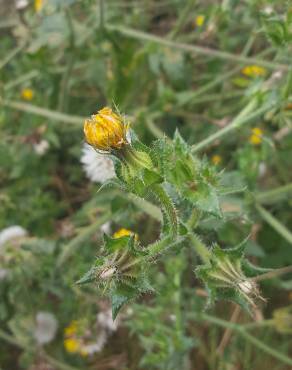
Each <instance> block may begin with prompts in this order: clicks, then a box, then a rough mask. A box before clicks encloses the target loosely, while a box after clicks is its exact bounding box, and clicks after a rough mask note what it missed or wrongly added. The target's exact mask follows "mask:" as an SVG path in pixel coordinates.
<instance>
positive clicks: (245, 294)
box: [196, 245, 261, 308]
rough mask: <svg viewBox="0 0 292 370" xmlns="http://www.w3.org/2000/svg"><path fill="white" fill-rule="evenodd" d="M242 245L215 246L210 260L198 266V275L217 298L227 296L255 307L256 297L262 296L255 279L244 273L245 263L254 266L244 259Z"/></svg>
mask: <svg viewBox="0 0 292 370" xmlns="http://www.w3.org/2000/svg"><path fill="white" fill-rule="evenodd" d="M242 253H243V249H242V247H241V246H240V247H237V248H233V249H221V248H220V247H219V246H217V245H216V246H215V247H214V248H213V250H212V255H211V258H210V262H209V264H207V265H204V266H200V267H198V268H197V270H196V272H197V275H198V276H199V277H200V278H201V279H202V280H203V281H204V282H205V284H206V285H207V287H208V288H209V290H210V291H212V292H213V293H214V294H215V295H214V296H215V298H216V297H218V298H224V297H225V298H227V299H230V300H233V301H235V302H237V303H238V304H240V305H242V306H244V307H246V308H248V307H253V308H254V307H255V306H256V305H255V303H254V300H255V298H261V297H260V295H259V291H258V288H257V285H256V283H255V281H254V280H253V279H252V278H248V277H247V276H246V275H245V273H244V271H243V270H244V267H245V265H248V267H249V270H251V269H252V268H253V267H252V265H250V264H249V263H248V262H246V261H245V260H244V259H243V255H242Z"/></svg>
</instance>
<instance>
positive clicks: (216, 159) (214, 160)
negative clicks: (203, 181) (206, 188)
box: [211, 154, 222, 166]
mask: <svg viewBox="0 0 292 370" xmlns="http://www.w3.org/2000/svg"><path fill="white" fill-rule="evenodd" d="M211 161H212V163H213V164H215V166H217V165H218V164H220V163H221V162H222V157H221V156H220V155H218V154H214V155H213V156H212V158H211Z"/></svg>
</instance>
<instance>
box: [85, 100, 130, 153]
mask: <svg viewBox="0 0 292 370" xmlns="http://www.w3.org/2000/svg"><path fill="white" fill-rule="evenodd" d="M128 129H129V124H128V123H125V122H124V120H123V119H122V117H121V116H120V115H118V114H116V113H114V112H113V111H112V110H111V109H110V108H108V107H105V108H103V109H101V110H99V111H98V112H97V114H93V115H92V116H91V119H87V120H85V122H84V135H85V139H86V141H87V143H88V144H89V145H91V146H93V147H94V148H95V149H98V150H101V151H105V152H111V151H112V150H116V149H118V150H119V149H121V148H122V147H123V146H125V145H127V144H129V142H128V141H127V137H126V136H127V132H128Z"/></svg>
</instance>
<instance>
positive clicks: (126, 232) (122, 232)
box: [113, 227, 138, 240]
mask: <svg viewBox="0 0 292 370" xmlns="http://www.w3.org/2000/svg"><path fill="white" fill-rule="evenodd" d="M130 235H135V239H136V240H137V239H138V235H137V234H135V233H133V231H131V230H128V229H125V228H123V227H122V228H121V229H119V230H117V231H116V232H115V233H114V234H113V238H114V239H118V238H122V237H123V236H130Z"/></svg>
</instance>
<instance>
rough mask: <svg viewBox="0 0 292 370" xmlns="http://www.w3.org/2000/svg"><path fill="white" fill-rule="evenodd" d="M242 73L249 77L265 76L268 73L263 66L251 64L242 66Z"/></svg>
mask: <svg viewBox="0 0 292 370" xmlns="http://www.w3.org/2000/svg"><path fill="white" fill-rule="evenodd" d="M241 72H242V74H244V75H245V76H247V77H258V76H259V77H264V76H265V75H266V74H267V70H266V69H265V68H263V67H260V66H256V65H251V66H246V67H244V68H242V70H241Z"/></svg>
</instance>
